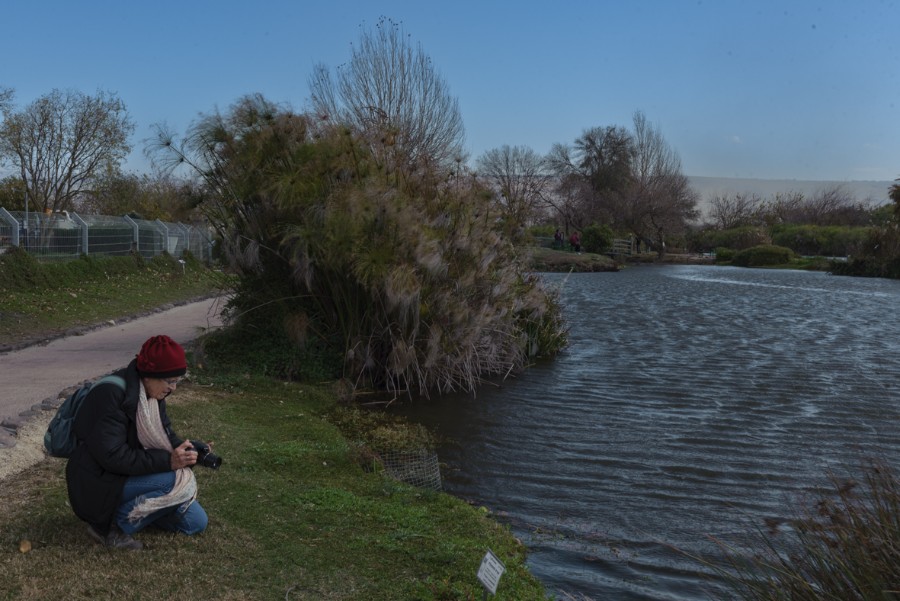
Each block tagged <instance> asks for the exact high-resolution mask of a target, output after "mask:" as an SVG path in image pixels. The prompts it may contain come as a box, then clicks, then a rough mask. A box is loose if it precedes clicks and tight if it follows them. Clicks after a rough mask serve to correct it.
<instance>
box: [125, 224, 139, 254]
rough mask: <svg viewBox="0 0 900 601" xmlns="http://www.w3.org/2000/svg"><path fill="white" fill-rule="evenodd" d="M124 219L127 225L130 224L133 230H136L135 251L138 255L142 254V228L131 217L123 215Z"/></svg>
mask: <svg viewBox="0 0 900 601" xmlns="http://www.w3.org/2000/svg"><path fill="white" fill-rule="evenodd" d="M122 219H124V220H125V223H127V224H129V225H130V226H131V228H132V229H133V230H134V237H133V240H132V243H133V244H134V250H135V252H137V253H138V254H140V253H141V247H140V237H141V228H139V227H138V224H137V221H135V220H134V219H132V218H131V217H129V216H128V215H122Z"/></svg>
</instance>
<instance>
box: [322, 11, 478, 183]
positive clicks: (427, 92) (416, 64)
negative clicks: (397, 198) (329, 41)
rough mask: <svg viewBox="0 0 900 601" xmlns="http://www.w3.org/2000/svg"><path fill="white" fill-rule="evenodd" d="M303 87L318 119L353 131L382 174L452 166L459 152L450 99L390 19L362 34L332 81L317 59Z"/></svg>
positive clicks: (458, 118)
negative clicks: (382, 166)
mask: <svg viewBox="0 0 900 601" xmlns="http://www.w3.org/2000/svg"><path fill="white" fill-rule="evenodd" d="M309 87H310V90H311V100H312V105H313V110H314V112H315V113H316V114H317V115H318V116H319V118H320V119H322V120H327V121H332V122H335V123H337V124H339V125H343V126H348V127H350V128H351V129H352V130H353V131H355V132H356V133H357V134H359V135H361V136H362V137H363V139H365V140H367V141H368V143H369V145H370V147H371V150H372V152H373V153H374V154H375V156H376V157H377V158H378V159H379V160H380V161H381V162H382V164H383V165H384V166H385V168H386V169H387V170H388V172H389V173H395V172H402V173H405V174H410V173H412V172H413V171H415V170H417V169H423V168H425V169H427V168H433V167H440V168H446V169H452V168H453V166H454V164H458V163H460V162H461V161H462V160H463V158H464V157H463V140H464V135H465V133H464V128H463V122H462V115H461V113H460V111H459V104H458V102H457V100H456V98H454V97H453V96H451V95H450V92H449V88H448V86H447V84H446V83H445V82H444V80H443V78H441V76H440V75H439V74H438V72H437V71H436V70H435V68H434V65H432V62H431V59H430V58H429V57H428V55H426V54H425V52H424V51H423V50H422V47H421V45H417V46H415V47H413V46H412V45H411V43H410V41H409V38H408V36H407V35H405V34H404V32H403V31H402V29H401V28H400V26H399V25H398V24H396V23H394V22H393V21H391V20H390V19H384V18H382V19H381V20H379V22H378V24H377V25H376V27H375V30H374V31H371V30H369V31H364V32H363V33H362V35H361V37H360V41H359V45H358V46H354V47H353V49H352V50H351V54H350V61H349V62H347V63H346V64H344V65H341V66H340V67H338V68H337V71H336V77H335V79H332V77H331V73H330V72H329V70H328V69H327V68H326V67H325V66H324V65H318V66H317V67H316V68H315V70H314V72H313V75H312V76H311V78H310V81H309Z"/></svg>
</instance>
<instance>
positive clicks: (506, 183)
mask: <svg viewBox="0 0 900 601" xmlns="http://www.w3.org/2000/svg"><path fill="white" fill-rule="evenodd" d="M476 165H477V169H478V173H479V175H481V176H482V177H483V178H485V179H487V180H488V181H489V183H490V185H491V187H492V188H493V189H494V190H495V191H496V192H497V193H498V194H499V205H500V208H501V213H502V214H503V215H504V217H505V218H506V219H507V220H508V221H510V222H511V223H512V224H514V225H515V226H516V227H524V226H526V225H529V224H530V222H531V221H532V220H533V218H534V217H535V216H536V214H537V213H538V212H539V211H540V209H541V208H542V205H543V203H544V198H545V196H546V191H547V188H548V185H549V181H550V180H549V176H548V175H547V172H546V169H545V167H544V159H543V157H541V156H540V155H539V154H537V153H536V152H534V150H532V149H531V148H528V147H527V146H512V147H511V146H508V145H504V146H501V147H500V148H493V149H491V150H488V151H487V152H485V153H484V154H483V155H481V156H480V157H478V160H477V161H476Z"/></svg>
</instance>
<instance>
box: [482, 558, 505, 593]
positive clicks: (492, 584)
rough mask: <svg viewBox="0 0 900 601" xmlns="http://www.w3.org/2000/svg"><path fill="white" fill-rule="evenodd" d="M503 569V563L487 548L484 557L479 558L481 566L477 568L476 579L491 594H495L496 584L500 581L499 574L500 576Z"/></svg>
mask: <svg viewBox="0 0 900 601" xmlns="http://www.w3.org/2000/svg"><path fill="white" fill-rule="evenodd" d="M505 571H506V566H504V565H503V562H501V561H500V560H499V559H497V556H496V555H494V554H493V553H492V552H491V550H490V549H488V552H487V553H486V554H485V555H484V559H482V560H481V567H479V568H478V580H480V581H481V584H483V585H484V588H486V589H487V590H489V591H490V592H491V594H492V595H496V594H497V585H498V584H499V583H500V576H502V575H503V572H505Z"/></svg>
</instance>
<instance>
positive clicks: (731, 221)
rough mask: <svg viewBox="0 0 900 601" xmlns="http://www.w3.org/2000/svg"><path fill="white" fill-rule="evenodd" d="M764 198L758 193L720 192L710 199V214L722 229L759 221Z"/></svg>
mask: <svg viewBox="0 0 900 601" xmlns="http://www.w3.org/2000/svg"><path fill="white" fill-rule="evenodd" d="M762 207H763V200H762V198H760V197H759V196H758V195H756V194H742V193H738V194H735V195H734V196H732V195H730V194H727V193H726V194H718V195H716V196H714V197H713V198H712V199H711V200H710V209H709V216H710V219H712V223H713V226H714V227H715V228H717V229H720V230H729V229H732V228H736V227H743V226H748V225H756V224H758V223H759V221H760V219H761V217H760V211H761V210H762Z"/></svg>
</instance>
